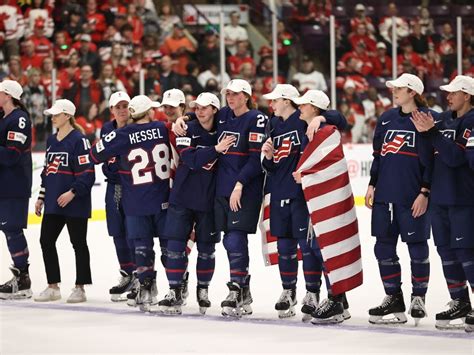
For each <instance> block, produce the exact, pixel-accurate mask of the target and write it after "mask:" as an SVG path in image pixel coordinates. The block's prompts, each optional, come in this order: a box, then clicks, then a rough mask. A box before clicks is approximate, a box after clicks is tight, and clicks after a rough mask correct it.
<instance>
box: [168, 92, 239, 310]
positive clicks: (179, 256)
mask: <svg viewBox="0 0 474 355" xmlns="http://www.w3.org/2000/svg"><path fill="white" fill-rule="evenodd" d="M165 96H166V95H165ZM190 105H191V107H195V108H196V111H195V112H196V116H197V120H193V121H191V122H189V124H188V129H187V134H186V136H184V137H179V138H177V139H176V146H177V149H178V152H179V155H180V161H181V164H180V165H179V166H178V169H177V171H176V176H175V180H174V183H173V187H172V189H171V193H170V201H169V202H170V206H169V208H168V213H167V217H166V228H165V235H166V237H167V238H168V243H167V262H166V275H167V277H168V281H169V285H170V292H169V293H168V294H167V295H166V297H165V298H164V299H163V300H162V301H160V302H159V305H160V306H161V308H162V310H163V311H164V312H165V313H167V314H181V306H182V304H183V297H182V283H183V276H184V273H185V270H186V269H187V265H188V256H187V254H186V243H187V240H188V236H189V234H190V233H191V231H192V229H193V227H194V228H195V237H196V239H195V241H196V244H197V249H198V259H197V266H196V271H197V278H198V286H197V292H196V295H197V300H198V303H199V309H200V312H201V313H202V314H205V313H206V310H207V308H209V307H210V306H211V303H210V301H209V298H208V287H209V284H210V282H211V280H212V276H213V274H214V267H215V259H214V252H215V244H216V243H217V242H219V241H220V235H219V234H218V233H217V231H216V229H215V223H214V196H215V188H216V174H215V170H216V167H215V164H216V161H217V158H218V155H219V154H220V153H223V152H224V151H226V150H227V149H229V147H230V146H231V145H232V144H234V142H235V137H234V136H228V137H226V138H225V139H223V140H221V142H220V143H219V144H217V135H216V133H217V131H216V124H215V121H214V116H215V114H216V113H217V111H218V110H219V108H220V103H219V99H218V98H217V96H216V95H214V94H211V93H207V92H205V93H202V94H200V95H199V96H198V97H197V99H196V100H195V101H192V102H191V103H190Z"/></svg>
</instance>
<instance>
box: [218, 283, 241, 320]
mask: <svg viewBox="0 0 474 355" xmlns="http://www.w3.org/2000/svg"><path fill="white" fill-rule="evenodd" d="M227 287H228V288H229V294H228V295H227V298H226V299H225V300H224V301H222V303H221V307H222V315H223V316H224V317H235V318H240V317H241V316H242V312H243V309H242V308H243V298H242V289H241V288H240V285H239V284H238V283H236V282H228V283H227Z"/></svg>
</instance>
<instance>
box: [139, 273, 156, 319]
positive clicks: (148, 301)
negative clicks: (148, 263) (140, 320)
mask: <svg viewBox="0 0 474 355" xmlns="http://www.w3.org/2000/svg"><path fill="white" fill-rule="evenodd" d="M156 296H158V290H157V288H156V279H154V278H151V277H146V278H145V280H143V282H141V283H140V288H139V290H138V295H137V298H136V303H137V306H139V307H140V311H142V312H150V311H151V306H154V305H156V304H157V303H158V301H157V299H156Z"/></svg>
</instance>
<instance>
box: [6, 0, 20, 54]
mask: <svg viewBox="0 0 474 355" xmlns="http://www.w3.org/2000/svg"><path fill="white" fill-rule="evenodd" d="M24 34H25V20H24V18H23V14H22V12H21V9H20V7H19V6H17V5H12V1H10V0H0V48H2V49H3V54H4V58H6V59H7V60H9V59H10V58H11V57H12V56H18V55H19V54H20V47H19V41H20V40H21V38H22V37H23V35H24Z"/></svg>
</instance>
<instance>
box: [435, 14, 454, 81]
mask: <svg viewBox="0 0 474 355" xmlns="http://www.w3.org/2000/svg"><path fill="white" fill-rule="evenodd" d="M436 51H437V52H438V54H439V55H440V56H441V62H442V63H443V76H444V77H445V78H449V77H450V76H451V74H452V73H453V71H454V70H455V68H456V39H455V38H454V34H453V28H452V27H451V24H450V23H448V22H446V23H445V24H444V25H443V27H442V30H441V34H440V38H439V40H438V41H437V43H436Z"/></svg>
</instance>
